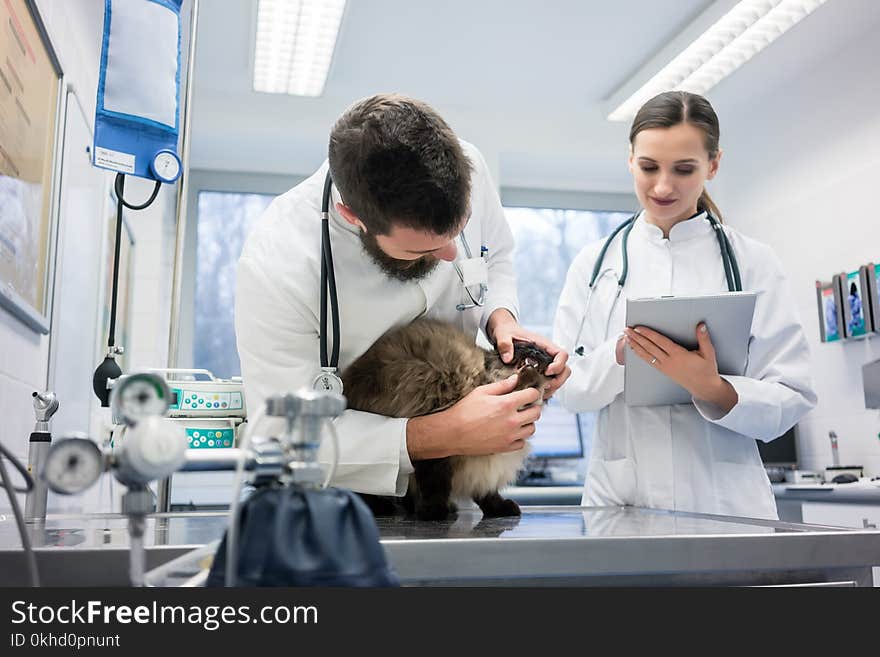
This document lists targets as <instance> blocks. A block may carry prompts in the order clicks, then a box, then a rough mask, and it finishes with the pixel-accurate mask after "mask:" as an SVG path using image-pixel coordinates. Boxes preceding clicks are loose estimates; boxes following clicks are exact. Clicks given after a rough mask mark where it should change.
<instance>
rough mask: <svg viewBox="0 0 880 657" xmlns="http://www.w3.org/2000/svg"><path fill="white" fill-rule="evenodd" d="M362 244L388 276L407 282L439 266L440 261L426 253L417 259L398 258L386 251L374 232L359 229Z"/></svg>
mask: <svg viewBox="0 0 880 657" xmlns="http://www.w3.org/2000/svg"><path fill="white" fill-rule="evenodd" d="M358 236H359V237H360V239H361V246H362V247H363V249H364V251H366V252H367V255H368V256H370V259H371V260H372V261H373V262H375V263H376V265H377V266H378V267H379V269H381V270H382V271H383V272H384V274H385V275H386V276H388V277H389V278H393V279H394V280H396V281H401V282H403V283H406V282H407V281H417V280H419V279H422V278H425V277H426V276H427V275H428V274H430V273H431V272H432V271H434V269H435V268H436V267H437V263H439V262H440V261H439V260H438V259H437V258H435V257H434V256H430V255H426V256H422V257H421V258H416V259H415V260H398V259H397V258H392V257H391V256H390V255H388V254H387V253H385V252H384V251H383V250H382V248H381V247H380V246H379V242H378V241H377V240H376V237H375V236H374V235H373V234H372V233H368V232H366V231H363V230H361V231H359V232H358Z"/></svg>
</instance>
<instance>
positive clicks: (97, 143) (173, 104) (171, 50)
mask: <svg viewBox="0 0 880 657" xmlns="http://www.w3.org/2000/svg"><path fill="white" fill-rule="evenodd" d="M181 2H182V0H104V34H103V40H102V45H101V60H100V68H99V73H98V97H97V104H96V112H95V139H94V150H93V156H92V158H93V159H92V163H93V164H94V165H95V166H96V167H101V168H103V169H110V170H111V171H117V172H119V173H124V174H131V175H135V176H140V177H142V178H150V179H153V180H156V179H157V178H156V175H155V171H154V170H153V169H152V166H151V164H152V161H153V159H154V158H155V156H156V155H157V154H158V153H160V152H162V151H170V152H172V153H174V154H175V156H176V153H177V135H178V132H179V114H180V112H179V106H180V5H181Z"/></svg>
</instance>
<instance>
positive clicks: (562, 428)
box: [529, 398, 584, 459]
mask: <svg viewBox="0 0 880 657" xmlns="http://www.w3.org/2000/svg"><path fill="white" fill-rule="evenodd" d="M583 433H584V426H583V420H582V418H581V416H580V415H579V414H577V413H571V412H569V411H567V410H565V409H564V408H563V407H562V405H561V404H560V403H559V402H558V401H556V399H555V398H551V399H550V400H548V401H547V402H546V403H545V404H544V408H543V409H542V410H541V419H540V420H538V421H537V422H536V423H535V434H534V435H533V436H532V437H531V438H530V439H529V442H530V443H531V445H532V452H531V456H532V458H539V459H541V458H543V459H565V458H571V459H579V458H582V457H583V455H584V441H583Z"/></svg>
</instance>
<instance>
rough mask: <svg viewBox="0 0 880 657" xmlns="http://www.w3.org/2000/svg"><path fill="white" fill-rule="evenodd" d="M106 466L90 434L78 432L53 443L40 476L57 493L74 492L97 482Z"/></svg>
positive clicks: (68, 493) (69, 493) (67, 493)
mask: <svg viewBox="0 0 880 657" xmlns="http://www.w3.org/2000/svg"><path fill="white" fill-rule="evenodd" d="M103 470H104V456H103V454H101V450H100V448H99V447H98V446H97V445H96V444H95V443H94V442H92V441H91V440H90V439H89V438H85V437H79V436H76V437H70V438H62V439H61V440H59V441H57V442H54V443H52V445H51V446H50V447H49V451H48V452H46V461H45V462H44V464H43V471H42V472H41V473H40V476H41V477H42V478H43V480H44V481H45V482H46V484H48V486H49V488H50V489H51V490H53V491H55V492H56V493H62V494H64V495H73V494H74V493H81V492H82V491H84V490H85V489H87V488H88V487H89V486H91V485H92V484H94V483H95V482H96V481H97V480H98V477H100V476H101V472H102V471H103Z"/></svg>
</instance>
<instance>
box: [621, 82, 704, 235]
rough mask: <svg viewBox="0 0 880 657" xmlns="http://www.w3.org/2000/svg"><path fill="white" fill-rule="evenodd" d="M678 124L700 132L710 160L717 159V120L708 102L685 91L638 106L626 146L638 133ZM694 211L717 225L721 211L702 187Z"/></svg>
mask: <svg viewBox="0 0 880 657" xmlns="http://www.w3.org/2000/svg"><path fill="white" fill-rule="evenodd" d="M680 123H689V124H691V125H693V126H696V127H697V128H699V129H700V130H702V131H703V135H704V137H705V145H706V150H707V151H708V153H709V159H710V160H712V159H714V158H715V156H716V155H718V138H719V135H720V129H719V127H718V116H717V115H716V114H715V110H714V109H712V105H710V104H709V101H708V100H706V99H705V98H703V96H699V95H697V94H692V93H690V92H688V91H666V92H664V93H662V94H659V95H657V96H654V97H653V98H652V99H651V100H649V101H648V102H646V103H645V104H644V105H642V107H641V109H639V111H638V113H637V114H636V118H634V119H633V123H632V127H631V128H630V130H629V143H630V145H631V146H632V145H633V143H634V142H635V139H636V135H638V134H639V133H640V132H641V131H642V130H648V129H650V128H671V127H672V126H675V125H679V124H680ZM697 210H699V211H700V212H708V213H709V214H711V215H712V216H714V217H715V218H716V219H718V221H721V210H719V209H718V206H717V205H715V202H714V201H713V200H712V198H711V197H710V196H709V192H707V191H706V188H705V187H704V188H703V192H702V193H701V194H700V198H699V199H698V200H697Z"/></svg>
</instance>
